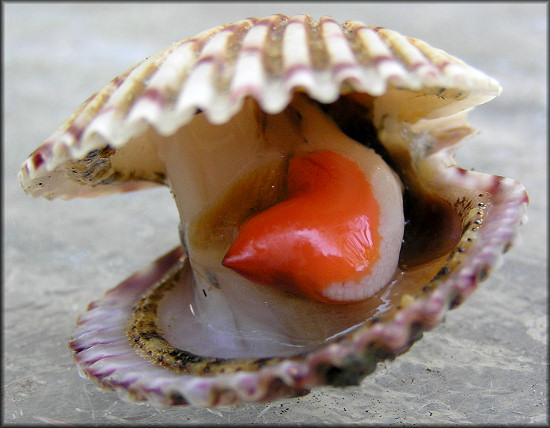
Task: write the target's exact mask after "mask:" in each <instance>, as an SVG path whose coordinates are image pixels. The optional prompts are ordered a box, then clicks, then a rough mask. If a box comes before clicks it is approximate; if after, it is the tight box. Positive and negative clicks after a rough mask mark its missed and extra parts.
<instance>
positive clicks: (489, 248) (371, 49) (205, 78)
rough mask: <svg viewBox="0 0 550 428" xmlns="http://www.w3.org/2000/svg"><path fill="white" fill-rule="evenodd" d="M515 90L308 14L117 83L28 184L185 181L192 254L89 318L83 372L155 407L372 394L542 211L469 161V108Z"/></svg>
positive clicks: (184, 232) (266, 24) (83, 113)
mask: <svg viewBox="0 0 550 428" xmlns="http://www.w3.org/2000/svg"><path fill="white" fill-rule="evenodd" d="M500 91H501V88H500V86H499V84H498V83H497V82H496V81H495V80H494V79H492V78H490V77H488V76H486V75H485V74H483V73H482V72H480V71H478V70H476V69H475V68H473V67H471V66H469V65H467V64H465V63H464V62H462V61H460V60H459V59H456V58H454V57H452V56H450V55H448V54H447V53H445V52H443V51H441V50H438V49H435V48H433V47H431V46H429V45H427V44H426V43H424V42H421V41H419V40H416V39H412V38H407V37H404V36H402V35H400V34H398V33H396V32H394V31H391V30H387V29H384V28H380V27H372V26H367V25H365V24H362V23H360V22H355V21H346V22H344V23H343V24H339V23H337V22H336V21H335V20H334V19H332V18H330V17H323V18H320V19H319V20H318V21H316V20H313V19H312V18H311V17H310V16H306V15H302V16H296V17H287V16H284V15H274V16H270V17H266V18H249V19H246V20H243V21H241V22H237V23H234V24H229V25H223V26H220V27H217V28H214V29H211V30H208V31H204V32H202V33H200V34H199V35H197V36H195V37H191V38H188V39H185V40H183V41H181V42H177V43H174V44H172V45H171V46H169V47H168V48H166V49H165V50H163V51H161V52H159V53H158V54H156V55H154V56H151V57H149V58H148V59H146V60H144V61H143V62H141V63H139V64H137V65H136V66H134V67H132V68H131V69H129V70H128V71H127V72H126V73H124V74H122V75H121V76H119V77H117V78H115V79H114V80H113V81H111V82H110V83H109V84H108V85H107V86H106V87H105V88H104V89H102V90H101V91H99V92H97V93H96V94H94V95H92V96H91V97H90V98H89V99H88V100H86V101H85V102H84V103H83V104H82V106H81V107H80V108H79V109H78V110H77V111H76V112H75V113H74V114H73V115H72V116H71V117H70V118H69V119H68V120H67V121H66V122H65V123H64V124H63V125H62V126H61V127H60V128H59V129H58V131H56V132H55V133H54V134H53V135H52V136H51V137H50V138H48V139H47V140H46V141H45V142H44V143H43V145H42V146H40V147H39V148H38V149H37V150H36V151H35V152H33V153H32V154H31V155H30V156H29V158H28V159H27V160H26V162H25V163H24V164H23V165H22V168H21V171H20V174H19V180H20V183H21V185H22V187H23V189H24V190H25V192H27V193H30V194H32V195H33V196H43V197H46V198H48V199H52V198H57V197H60V198H64V199H71V198H74V197H91V196H102V195H107V194H113V193H117V192H127V191H133V190H139V189H145V188H149V187H152V186H158V185H165V186H168V187H169V188H170V191H171V192H172V194H173V196H174V200H175V203H176V205H177V208H178V211H179V214H180V219H181V223H180V226H179V230H178V231H177V232H178V233H179V236H180V240H181V245H180V246H178V247H177V248H175V249H172V250H171V251H169V252H167V253H166V254H165V255H164V256H161V257H160V258H159V259H158V260H156V261H154V262H153V263H152V264H151V265H150V266H148V267H146V268H144V269H143V270H141V271H139V272H137V273H136V274H134V275H133V276H131V277H130V278H128V279H127V280H125V281H123V282H122V283H121V284H119V285H118V286H117V287H115V288H114V289H112V290H111V291H108V292H107V293H106V294H105V295H104V296H103V297H101V298H100V299H98V300H97V301H95V302H93V303H91V304H90V306H89V308H88V311H87V312H86V313H85V314H83V315H82V316H81V317H80V318H79V319H78V321H77V328H76V331H75V332H74V335H73V338H72V340H71V342H70V347H71V349H72V350H73V352H74V358H75V360H76V361H77V364H78V366H79V368H80V371H81V373H82V374H83V375H84V376H87V377H90V378H91V379H93V380H95V381H96V382H97V383H98V384H99V385H100V386H101V387H103V388H107V389H115V390H117V391H118V392H119V393H120V394H121V395H122V396H123V397H124V398H127V399H131V400H135V401H148V402H150V403H152V404H153V405H155V406H170V405H186V404H191V405H196V406H216V405H233V404H238V403H243V402H262V401H268V400H273V399H276V398H279V397H286V396H295V395H303V394H306V393H308V392H309V391H310V390H311V389H312V388H314V387H318V386H322V385H336V386H346V385H354V384H358V383H359V382H360V381H361V380H362V379H363V378H364V377H365V376H366V375H368V374H369V373H371V372H372V371H373V370H374V369H375V367H376V364H377V362H379V361H381V360H383V359H387V358H394V357H395V356H397V355H399V354H400V353H403V352H405V351H406V350H407V349H408V348H409V347H410V346H411V345H412V343H414V341H415V340H418V339H419V338H420V337H421V335H422V333H423V332H424V331H428V330H430V329H432V328H434V327H435V326H436V325H438V324H439V323H440V322H441V321H442V319H443V316H444V313H445V311H446V310H447V309H452V308H454V307H457V306H458V305H459V304H460V303H462V302H463V301H464V300H465V299H466V298H467V297H468V296H469V295H470V294H471V293H472V292H473V291H474V290H475V288H476V287H477V284H478V283H479V282H480V281H481V280H483V279H484V278H485V277H486V276H487V275H488V274H489V272H490V271H491V270H492V269H493V268H494V267H495V266H496V265H497V263H498V262H499V261H500V260H501V255H502V254H503V253H504V252H505V251H507V250H508V249H509V248H510V246H511V244H512V242H513V239H514V237H515V236H516V233H517V229H518V226H519V225H520V224H521V223H522V221H524V219H525V217H524V212H525V207H526V205H527V203H528V199H527V195H526V192H525V189H524V188H523V186H522V185H521V184H519V183H518V182H517V181H515V180H512V179H509V178H505V177H501V176H492V175H488V174H483V173H477V172H472V171H467V170H465V169H462V168H460V167H458V166H457V165H456V164H455V162H454V152H455V150H456V148H457V144H458V143H459V142H461V141H463V140H464V139H465V138H466V137H468V136H470V134H472V133H473V130H472V129H471V128H470V127H469V126H468V125H467V122H466V116H467V113H468V111H469V110H470V109H471V108H473V107H475V106H478V105H480V104H483V103H485V102H487V101H489V100H491V99H492V98H494V97H495V96H497V95H499V93H500ZM129 251H131V250H129Z"/></svg>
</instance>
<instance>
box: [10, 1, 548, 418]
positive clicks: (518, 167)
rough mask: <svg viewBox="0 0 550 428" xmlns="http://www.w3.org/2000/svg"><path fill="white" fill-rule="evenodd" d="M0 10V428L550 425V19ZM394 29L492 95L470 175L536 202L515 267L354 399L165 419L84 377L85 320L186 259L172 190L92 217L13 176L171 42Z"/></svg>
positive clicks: (235, 10)
mask: <svg viewBox="0 0 550 428" xmlns="http://www.w3.org/2000/svg"><path fill="white" fill-rule="evenodd" d="M3 8H4V23H3V24H4V58H3V59H4V70H3V71H4V87H3V89H4V91H3V96H4V99H3V101H4V125H5V126H4V135H3V137H4V154H3V160H4V164H3V166H4V177H3V178H4V189H3V190H4V202H5V204H4V235H3V239H4V241H3V245H4V250H5V251H4V272H3V273H4V278H3V279H4V296H3V297H4V324H3V325H4V335H3V337H4V354H3V363H4V367H3V369H4V373H3V375H4V376H3V381H4V385H3V387H4V390H3V399H4V403H3V404H4V408H3V422H4V423H25V424H29V423H54V424H67V423H68V424H77V423H86V424H103V423H105V424H109V423H110V424H114V423H130V422H131V423H144V424H166V423H182V422H195V423H208V424H217V423H220V424H264V423H271V424H279V423H281V424H289V423H304V424H309V423H314V424H318V423H385V424H397V423H421V424H429V423H434V424H435V423H437V424H443V423H476V424H489V423H515V424H520V423H529V422H535V423H546V422H547V410H548V409H547V404H546V403H547V396H546V391H547V372H546V345H547V335H546V322H547V318H546V316H547V299H546V297H547V290H546V282H547V278H546V274H547V271H546V270H547V245H546V242H547V239H546V234H547V229H546V215H547V212H546V209H547V199H546V192H547V187H546V185H547V176H546V174H547V171H546V166H547V165H546V159H547V158H546V136H547V135H546V134H547V128H546V127H547V124H546V116H547V104H546V99H547V92H546V91H547V86H546V85H547V81H546V72H547V69H546V64H547V44H546V32H547V5H546V4H544V3H535V4H530V3H521V4H519V3H518V4H513V3H489V4H479V3H474V4H459V3H444V4H432V3H430V4H428V3H425V4H414V3H404V4H394V3H390V4H367V3H358V2H355V3H350V4H346V3H319V4H315V3H288V4H287V3H258V4H252V3H242V4H239V3H230V4H213V3H202V4H195V3H166V4H156V3H155V4H147V3H146V4H142V3H139V4H135V3H123V4H107V3H101V4H93V3H87V4H70V3H60V4H57V3H56V4H39V5H38V4H31V3H23V4H20V3H3ZM279 12H280V13H285V14H289V15H294V14H298V13H308V14H311V15H313V16H314V17H315V18H319V17H320V16H322V15H331V16H333V17H334V18H336V19H337V20H339V21H343V20H345V19H350V18H351V19H356V20H360V21H363V22H365V23H367V24H370V25H377V26H385V27H389V28H392V29H394V30H397V31H399V32H401V33H403V34H405V35H407V36H412V37H417V38H420V39H423V40H425V41H427V42H428V43H430V44H433V45H435V46H437V47H440V48H443V49H445V50H447V51H449V52H451V53H453V54H455V55H457V56H458V57H461V58H463V59H465V60H466V61H467V62H469V63H471V64H472V65H474V66H476V67H478V68H480V69H482V70H484V71H485V72H486V73H488V74H490V75H492V76H494V77H495V78H497V79H498V80H499V81H500V83H501V84H502V86H503V88H504V92H503V94H502V96H500V97H499V98H498V99H495V100H494V101H492V102H490V103H489V104H486V105H484V106H481V107H479V108H478V109H476V110H475V111H474V112H473V113H472V114H471V116H470V123H471V125H472V126H473V127H474V128H476V129H478V130H480V133H479V134H478V135H476V136H475V137H474V138H472V139H471V140H469V141H468V142H467V143H466V144H465V145H464V146H463V147H462V148H461V150H460V151H459V154H458V162H459V163H460V164H461V165H462V166H464V167H467V168H474V169H476V170H478V171H484V172H490V173H496V174H500V175H506V176H509V177H514V178H516V179H518V180H520V181H521V182H522V183H524V185H525V186H526V188H527V190H528V193H529V196H530V200H531V204H530V207H529V210H528V213H529V223H527V224H526V225H525V226H524V227H523V228H522V230H521V236H520V239H519V240H518V242H517V243H516V245H515V247H514V248H513V250H512V251H511V252H509V253H508V254H507V256H506V258H505V262H504V264H503V265H502V267H501V268H500V270H498V271H497V272H495V273H494V274H493V275H492V276H491V277H490V278H489V279H488V280H487V281H486V282H484V283H483V284H482V285H481V287H480V288H479V289H478V290H477V291H476V293H474V295H473V296H472V297H471V298H470V299H469V300H468V301H467V302H466V303H465V304H464V305H462V306H461V307H460V308H458V309H457V310H455V311H453V312H450V313H449V314H448V315H447V317H446V321H445V323H444V324H443V325H441V326H439V327H438V328H437V329H435V330H434V331H432V332H429V333H427V334H426V335H425V336H424V338H423V339H422V340H421V341H420V342H418V343H417V344H415V345H414V346H413V348H412V349H411V350H410V351H409V352H408V353H406V354H404V355H402V356H400V357H399V358H397V359H396V360H395V361H393V362H388V363H386V364H381V365H380V366H379V368H378V370H377V371H376V373H375V374H373V375H371V376H370V377H368V378H366V379H365V380H364V382H363V383H362V384H361V385H360V386H358V387H353V388H347V389H338V388H321V389H318V390H315V391H314V392H312V393H311V394H309V395H308V396H306V397H303V398H297V399H290V400H280V401H277V402H274V403H271V404H267V405H266V404H258V405H243V406H238V407H230V408H222V409H196V408H179V409H165V410H158V409H155V408H153V407H150V406H147V405H136V404H129V403H126V402H123V401H120V400H119V399H118V397H117V395H116V394H115V393H112V392H102V391H99V390H98V389H96V387H95V386H94V384H92V383H91V382H90V381H85V380H83V379H81V378H80V377H79V376H78V373H77V369H76V367H75V365H74V363H73V360H72V358H71V354H70V352H69V350H68V348H67V342H68V340H69V337H70V335H71V331H72V330H73V326H74V323H75V319H76V317H77V316H78V315H79V314H81V313H82V312H84V311H85V308H86V306H87V304H88V302H90V301H92V300H95V299H97V298H98V297H99V296H101V295H102V294H103V293H104V292H105V291H107V290H108V289H110V288H112V287H113V286H115V285H116V284H117V283H118V282H120V281H122V280H123V279H125V278H126V277H127V276H129V275H130V274H132V273H133V272H134V271H136V270H138V269H140V268H142V267H144V266H145V265H146V264H147V263H149V262H150V261H152V260H153V259H155V258H156V257H158V256H159V255H161V254H163V253H164V252H166V251H167V250H169V249H171V248H172V247H173V246H175V245H176V244H177V241H178V239H177V233H176V227H177V213H176V210H175V206H174V204H173V203H172V201H171V197H170V195H169V192H168V191H167V189H164V188H160V189H155V190H149V191H143V192H137V193H133V194H126V195H121V196H113V197H106V198H103V199H92V200H73V201H68V202H67V201H52V202H50V201H47V200H42V199H36V200H35V199H34V198H32V197H30V196H26V195H24V193H23V192H22V191H21V189H20V187H19V184H18V183H17V181H16V174H17V171H18V168H19V165H20V164H21V162H23V160H24V159H25V158H26V156H27V155H28V154H29V153H30V152H31V151H32V150H33V149H34V148H35V147H36V146H38V144H39V143H41V142H42V141H43V140H44V139H45V138H46V137H48V136H49V135H50V134H51V133H52V132H53V131H54V130H55V129H56V128H57V127H58V126H59V125H60V124H61V122H62V121H64V120H65V119H66V118H67V117H68V116H69V115H70V114H71V113H72V111H73V110H74V109H76V107H78V105H79V104H80V103H81V102H82V101H84V100H85V99H86V98H87V97H88V96H89V95H91V94H92V93H93V92H95V91H96V90H98V89H100V88H101V87H103V86H104V85H105V84H106V83H107V82H109V81H110V80H111V78H112V77H114V76H115V75H117V74H119V73H121V72H123V71H125V70H126V69H127V68H129V66H131V65H133V64H134V63H136V62H138V61H140V60H141V59H143V58H145V57H147V56H150V55H151V54H153V53H155V52H157V51H158V50H160V49H162V48H164V47H165V46H167V45H168V44H170V43H171V42H174V41H177V40H180V39H183V38H186V37H188V36H191V35H194V34H195V33H198V32H199V31H201V30H204V29H207V28H210V27H212V26H215V25H219V24H223V23H228V22H231V21H236V20H240V19H242V18H245V17H249V16H265V15H270V14H272V13H279Z"/></svg>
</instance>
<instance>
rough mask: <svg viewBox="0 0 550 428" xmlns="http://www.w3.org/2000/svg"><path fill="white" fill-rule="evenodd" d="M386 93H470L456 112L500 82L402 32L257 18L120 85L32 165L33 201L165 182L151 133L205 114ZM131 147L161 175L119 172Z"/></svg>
mask: <svg viewBox="0 0 550 428" xmlns="http://www.w3.org/2000/svg"><path fill="white" fill-rule="evenodd" d="M388 87H394V88H404V89H410V90H419V89H421V88H453V89H455V90H457V91H459V92H460V94H459V95H457V96H458V97H459V98H460V99H459V100H456V99H455V100H453V106H454V108H455V109H457V110H464V109H466V108H469V107H471V106H474V105H478V104H481V103H483V102H486V101H489V100H490V99H492V98H493V97H495V96H496V95H498V94H499V93H500V86H499V85H498V83H497V82H496V81H495V80H493V79H492V78H490V77H488V76H486V75H485V74H483V73H481V72H480V71H478V70H476V69H474V68H472V67H470V66H468V65H466V64H465V63H463V62H462V61H460V60H458V59H456V58H454V57H452V56H450V55H448V54H446V53H445V52H443V51H441V50H439V49H435V48H432V47H430V46H428V45H427V44H425V43H423V42H421V41H418V40H415V39H411V38H407V37H404V36H402V35H400V34H398V33H396V32H394V31H390V30H387V29H383V28H380V27H369V26H366V25H364V24H362V23H360V22H353V21H347V22H345V23H344V24H342V25H340V24H338V23H337V22H335V21H334V20H333V19H332V18H330V17H324V18H321V19H320V20H319V21H314V20H313V19H312V18H311V17H309V16H306V15H302V16H296V17H293V18H289V17H287V16H284V15H275V16H271V17H267V18H261V19H260V18H251V19H247V20H244V21H241V22H238V23H235V24H230V25H223V26H220V27H217V28H214V29H212V30H209V31H205V32H203V33H201V34H199V35H197V36H195V37H191V38H189V39H186V40H183V41H181V42H178V43H174V44H172V45H171V46H170V47H168V48H167V49H165V50H163V51H161V52H159V53H157V54H156V55H154V56H152V57H150V58H148V59H147V60H145V61H143V62H141V63H139V64H137V65H136V66H134V67H132V68H131V69H130V70H128V71H127V72H126V73H124V74H122V75H121V76H119V77H117V78H115V79H114V80H113V81H111V82H110V83H109V85H107V86H106V87H105V88H104V89H102V90H101V91H99V92H97V93H96V94H94V95H92V96H91V97H90V98H89V99H88V100H86V102H84V103H83V104H82V106H81V107H80V108H79V109H78V110H77V111H76V112H75V113H74V114H73V116H71V117H70V118H69V119H68V120H67V121H66V122H65V123H64V124H63V125H62V126H61V127H60V128H59V129H58V130H57V131H56V132H55V133H54V134H53V135H52V136H51V137H50V138H48V139H47V140H46V141H45V142H44V144H43V145H42V146H41V147H39V148H38V149H37V150H36V151H35V152H33V153H32V154H31V155H30V156H29V158H28V159H27V161H26V162H25V163H24V164H23V165H22V167H21V170H20V173H19V180H20V183H21V185H22V187H23V189H24V190H25V192H28V193H31V194H32V195H34V196H44V197H46V198H48V199H52V198H56V197H61V198H64V199H70V198H73V197H89V196H100V195H106V194H110V193H116V192H124V191H130V190H136V189H141V188H147V187H150V186H153V185H157V184H166V180H165V171H164V170H163V168H162V165H161V163H160V162H159V161H158V159H157V158H156V154H155V153H154V152H152V151H151V150H150V149H148V148H144V147H143V146H144V144H143V143H142V142H141V141H140V140H139V137H140V136H141V135H143V134H144V133H145V134H147V132H151V128H150V127H149V125H150V126H151V127H152V128H153V129H154V131H156V132H157V133H159V134H162V135H165V136H167V135H170V134H172V133H174V132H175V131H176V130H178V129H179V128H180V127H181V126H183V125H184V124H186V123H187V122H189V120H190V119H191V118H192V117H193V116H194V114H195V113H196V112H197V111H198V109H200V111H203V112H204V113H205V114H206V116H207V118H208V120H209V121H210V122H211V123H213V124H220V123H224V122H227V121H228V120H229V119H230V118H231V117H232V116H233V115H234V114H235V113H236V112H237V111H239V110H240V108H241V106H242V103H243V101H244V99H245V98H246V97H248V96H251V97H253V98H254V99H255V100H256V101H257V102H258V103H259V105H260V107H261V108H262V110H263V111H265V112H266V113H278V112H280V111H282V110H283V109H284V108H285V107H286V106H287V105H288V103H289V102H290V100H291V98H292V94H293V93H294V92H295V91H303V92H306V93H307V94H308V95H309V96H310V97H311V98H313V99H315V100H317V101H320V102H322V103H331V102H333V101H335V100H336V99H337V98H338V97H339V96H340V94H342V93H348V92H350V91H356V92H364V93H368V94H370V95H373V96H379V95H382V94H384V93H385V92H386V91H387V89H388ZM436 109H437V108H436ZM124 146H128V148H127V151H132V153H133V156H135V153H136V152H137V153H139V155H141V156H148V157H149V158H150V159H151V163H152V164H153V165H154V166H152V167H149V168H144V169H142V170H136V169H135V168H134V169H132V168H126V167H124V165H123V166H117V165H116V163H115V162H114V161H113V162H111V156H112V155H113V154H115V153H116V151H117V150H118V149H120V148H122V147H124ZM130 146H131V147H132V149H130ZM124 156H128V155H126V154H124V155H123V154H121V155H120V156H119V157H122V158H123V157H124ZM128 157H131V156H128Z"/></svg>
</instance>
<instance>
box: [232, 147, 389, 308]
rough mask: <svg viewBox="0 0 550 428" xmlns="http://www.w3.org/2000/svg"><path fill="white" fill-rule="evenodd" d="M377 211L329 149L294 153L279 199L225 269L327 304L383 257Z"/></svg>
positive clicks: (247, 231)
mask: <svg viewBox="0 0 550 428" xmlns="http://www.w3.org/2000/svg"><path fill="white" fill-rule="evenodd" d="M379 218H380V207H379V204H378V202H377V201H376V199H375V198H374V195H373V192H372V189H371V186H370V184H369V183H368V181H367V180H366V178H365V175H364V174H363V172H362V171H361V170H360V168H359V167H358V165H357V164H356V163H355V162H353V161H351V160H350V159H348V158H346V157H345V156H343V155H340V154H337V153H335V152H332V151H329V150H323V151H315V152H310V153H306V154H299V155H296V156H294V157H293V158H292V159H291V160H290V162H289V169H288V192H287V197H286V199H285V200H284V201H282V202H280V203H278V204H276V205H274V206H272V207H270V208H268V209H267V210H265V211H263V212H261V213H259V214H257V215H255V216H253V217H251V218H249V219H248V220H247V221H246V222H245V223H244V224H243V225H242V227H241V229H240V231H239V234H238V236H237V239H236V240H235V242H234V243H233V244H232V246H231V248H230V249H229V251H228V252H227V254H226V256H225V258H224V259H223V262H222V263H223V265H224V266H226V267H228V268H231V269H233V270H234V271H236V272H238V273H239V274H240V275H242V276H244V277H245V278H247V279H249V280H251V281H253V282H254V283H257V284H264V285H268V286H273V287H277V288H280V289H283V290H286V291H290V292H293V293H298V294H301V295H304V296H307V297H310V298H312V299H315V300H319V301H323V302H329V301H331V300H330V299H328V298H327V297H325V296H324V295H323V290H324V289H325V288H326V287H328V286H329V285H331V284H334V283H343V282H349V281H352V282H359V280H360V279H361V278H363V277H364V276H365V275H366V274H368V272H369V270H370V268H371V267H372V265H373V264H374V263H376V262H377V260H378V259H379V257H380V254H379V245H380V236H379V234H378V225H379Z"/></svg>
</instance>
